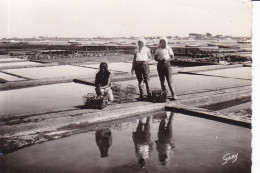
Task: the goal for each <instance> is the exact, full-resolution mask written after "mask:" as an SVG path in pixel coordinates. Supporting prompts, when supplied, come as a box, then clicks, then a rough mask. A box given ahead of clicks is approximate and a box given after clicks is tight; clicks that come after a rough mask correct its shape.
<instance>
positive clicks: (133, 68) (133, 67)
mask: <svg viewBox="0 0 260 173" xmlns="http://www.w3.org/2000/svg"><path fill="white" fill-rule="evenodd" d="M135 68H136V54H135V55H134V59H133V63H132V69H131V74H132V75H133V74H134V70H135Z"/></svg>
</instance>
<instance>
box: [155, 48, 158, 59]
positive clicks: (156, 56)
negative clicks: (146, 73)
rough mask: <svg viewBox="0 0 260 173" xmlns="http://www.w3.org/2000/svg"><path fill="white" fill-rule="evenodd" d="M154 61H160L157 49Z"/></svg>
mask: <svg viewBox="0 0 260 173" xmlns="http://www.w3.org/2000/svg"><path fill="white" fill-rule="evenodd" d="M154 60H155V61H158V52H157V49H156V50H155V54H154Z"/></svg>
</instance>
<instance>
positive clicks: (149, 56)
mask: <svg viewBox="0 0 260 173" xmlns="http://www.w3.org/2000/svg"><path fill="white" fill-rule="evenodd" d="M147 56H148V58H149V60H148V61H151V60H153V57H152V55H151V51H150V50H149V51H148V52H147Z"/></svg>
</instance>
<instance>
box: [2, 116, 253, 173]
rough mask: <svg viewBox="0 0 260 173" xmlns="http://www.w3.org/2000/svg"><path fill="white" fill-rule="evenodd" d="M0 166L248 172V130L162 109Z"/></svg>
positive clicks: (10, 157) (21, 153)
mask: <svg viewBox="0 0 260 173" xmlns="http://www.w3.org/2000/svg"><path fill="white" fill-rule="evenodd" d="M228 156H230V158H231V157H232V159H230V160H227V158H229V157H228ZM235 156H236V157H235ZM232 162H233V163H232ZM2 169H3V170H4V172H38V173H39V172H64V173H67V172H68V173H71V172H111V173H113V172H120V173H121V172H180V173H186V172H187V173H188V172H212V173H213V172H231V173H232V172H235V173H240V172H244V173H247V172H250V169H251V132H250V129H247V128H243V127H238V126H234V125H229V124H224V123H220V122H216V121H212V120H207V119H203V118H198V117H193V116H188V115H184V114H179V113H171V112H161V113H159V114H156V115H153V116H143V117H142V118H140V119H139V118H134V119H129V118H128V119H127V120H122V121H120V122H119V121H117V122H116V123H111V122H110V123H104V124H99V125H97V127H96V128H95V129H94V130H93V131H89V132H86V133H83V134H77V135H73V136H70V137H65V138H61V139H57V140H54V141H49V142H45V143H42V144H37V145H33V146H31V147H27V148H24V149H21V150H18V151H16V152H14V153H10V154H7V155H4V156H2Z"/></svg>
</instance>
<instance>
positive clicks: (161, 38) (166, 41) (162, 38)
mask: <svg viewBox="0 0 260 173" xmlns="http://www.w3.org/2000/svg"><path fill="white" fill-rule="evenodd" d="M161 40H164V41H165V43H166V46H167V44H168V39H167V37H160V40H159V45H160V41H161Z"/></svg>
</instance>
